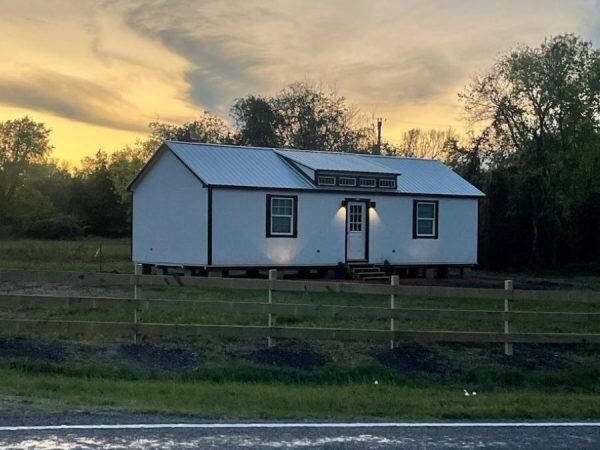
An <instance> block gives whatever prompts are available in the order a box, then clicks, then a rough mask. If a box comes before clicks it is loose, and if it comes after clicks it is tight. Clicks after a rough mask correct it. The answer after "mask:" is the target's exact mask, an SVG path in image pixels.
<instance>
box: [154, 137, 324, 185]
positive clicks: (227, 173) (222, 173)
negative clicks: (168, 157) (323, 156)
mask: <svg viewBox="0 0 600 450" xmlns="http://www.w3.org/2000/svg"><path fill="white" fill-rule="evenodd" d="M166 145H167V146H168V147H169V148H170V149H171V150H172V151H173V152H174V153H175V154H176V155H177V156H178V157H179V159H181V161H183V163H184V164H185V165H186V166H188V167H189V168H190V170H191V171H192V172H194V173H195V174H196V175H197V176H198V178H200V179H201V180H202V181H204V182H205V183H206V184H211V185H229V186H247V187H265V188H293V189H307V188H313V187H314V186H313V185H312V183H310V182H309V181H308V180H307V179H306V178H304V177H303V176H302V175H300V174H299V173H298V172H297V171H296V170H294V169H292V168H291V167H290V165H289V164H288V163H286V162H285V161H284V160H283V159H281V158H280V157H279V155H277V153H275V152H274V151H273V150H271V149H260V148H252V147H237V146H228V145H211V144H192V143H186V142H172V141H167V142H166Z"/></svg>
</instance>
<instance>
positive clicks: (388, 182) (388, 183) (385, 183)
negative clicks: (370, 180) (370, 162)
mask: <svg viewBox="0 0 600 450" xmlns="http://www.w3.org/2000/svg"><path fill="white" fill-rule="evenodd" d="M379 187H381V188H392V189H393V188H395V187H396V180H394V179H393V178H380V179H379Z"/></svg>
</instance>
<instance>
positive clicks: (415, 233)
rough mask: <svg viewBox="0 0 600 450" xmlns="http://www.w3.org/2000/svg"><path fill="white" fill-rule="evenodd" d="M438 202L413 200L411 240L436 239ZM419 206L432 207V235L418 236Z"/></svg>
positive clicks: (438, 213)
mask: <svg viewBox="0 0 600 450" xmlns="http://www.w3.org/2000/svg"><path fill="white" fill-rule="evenodd" d="M439 203H440V202H439V200H417V199H415V200H413V239H437V238H438V236H439V217H440V212H439ZM419 204H429V205H433V212H434V215H433V219H427V220H433V234H420V233H419V231H418V220H419V218H418V216H417V213H418V208H419V206H418V205H419Z"/></svg>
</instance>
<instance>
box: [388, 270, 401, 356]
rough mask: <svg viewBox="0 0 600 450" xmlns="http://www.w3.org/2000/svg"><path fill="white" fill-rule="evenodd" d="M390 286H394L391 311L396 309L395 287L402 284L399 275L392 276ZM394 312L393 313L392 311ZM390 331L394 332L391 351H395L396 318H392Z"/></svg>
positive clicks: (391, 296) (391, 339)
mask: <svg viewBox="0 0 600 450" xmlns="http://www.w3.org/2000/svg"><path fill="white" fill-rule="evenodd" d="M390 284H391V286H392V293H391V294H390V309H392V310H393V309H394V308H395V307H396V294H395V293H394V290H393V289H394V286H398V285H399V284H400V277H399V276H398V275H392V277H391V278H390ZM392 312H393V311H392ZM390 331H391V332H392V333H391V334H392V337H391V338H390V350H394V318H393V317H390Z"/></svg>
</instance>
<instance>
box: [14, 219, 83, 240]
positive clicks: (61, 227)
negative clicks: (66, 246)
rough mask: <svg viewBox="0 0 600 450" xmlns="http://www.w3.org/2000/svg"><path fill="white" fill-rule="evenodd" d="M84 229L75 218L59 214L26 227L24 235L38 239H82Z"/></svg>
mask: <svg viewBox="0 0 600 450" xmlns="http://www.w3.org/2000/svg"><path fill="white" fill-rule="evenodd" d="M83 233H84V228H83V226H82V225H81V223H80V222H79V220H78V219H77V218H76V217H75V216H71V215H68V214H58V215H56V216H54V217H49V218H46V219H39V220H35V221H33V222H31V223H30V224H28V225H26V226H25V229H24V231H23V234H24V235H25V236H27V237H30V238H37V239H75V238H79V237H82V236H83Z"/></svg>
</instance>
